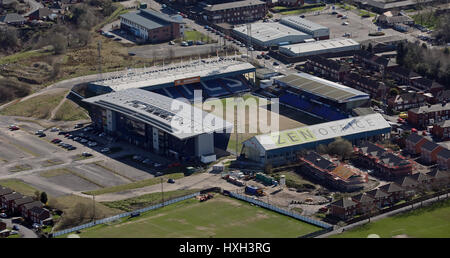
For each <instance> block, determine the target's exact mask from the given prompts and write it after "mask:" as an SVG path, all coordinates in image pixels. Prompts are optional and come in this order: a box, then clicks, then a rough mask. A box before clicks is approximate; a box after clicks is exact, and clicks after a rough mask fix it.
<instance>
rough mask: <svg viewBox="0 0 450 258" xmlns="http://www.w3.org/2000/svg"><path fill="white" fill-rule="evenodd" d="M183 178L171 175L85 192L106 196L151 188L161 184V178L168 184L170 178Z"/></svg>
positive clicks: (182, 175) (177, 174) (178, 175)
mask: <svg viewBox="0 0 450 258" xmlns="http://www.w3.org/2000/svg"><path fill="white" fill-rule="evenodd" d="M182 177H184V174H183V173H174V174H170V175H167V176H162V177H155V178H149V179H145V180H141V181H138V182H133V183H129V184H123V185H117V186H112V187H106V188H102V189H99V190H94V191H89V192H85V194H89V195H100V194H106V193H116V192H122V191H125V190H131V189H136V188H142V187H146V186H150V185H154V184H159V183H160V182H161V178H162V179H163V182H166V181H167V179H169V178H172V179H179V178H182Z"/></svg>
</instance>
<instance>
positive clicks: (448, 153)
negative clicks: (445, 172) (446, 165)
mask: <svg viewBox="0 0 450 258" xmlns="http://www.w3.org/2000/svg"><path fill="white" fill-rule="evenodd" d="M437 156H438V157H442V158H445V159H450V150H448V149H445V148H444V149H442V150H441V151H440V152H438V154H437Z"/></svg>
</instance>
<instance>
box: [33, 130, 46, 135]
mask: <svg viewBox="0 0 450 258" xmlns="http://www.w3.org/2000/svg"><path fill="white" fill-rule="evenodd" d="M43 133H44V131H43V130H37V131H36V132H34V135H40V134H43Z"/></svg>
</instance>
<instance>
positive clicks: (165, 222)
mask: <svg viewBox="0 0 450 258" xmlns="http://www.w3.org/2000/svg"><path fill="white" fill-rule="evenodd" d="M317 230H319V228H317V227H315V226H312V225H309V224H306V223H303V222H300V221H298V220H295V219H293V218H290V217H287V216H284V215H280V214H278V213H275V212H272V211H269V210H266V209H263V208H259V207H255V206H252V205H250V204H248V203H246V202H243V201H239V200H236V199H231V198H228V197H224V196H221V195H217V194H216V195H215V197H214V198H213V199H212V200H209V201H206V202H199V201H198V200H196V199H194V198H192V199H189V200H185V201H182V202H179V203H176V204H172V205H170V206H167V207H164V208H161V209H158V210H154V211H149V212H147V213H145V214H142V215H141V216H140V217H136V218H132V219H127V218H124V219H122V220H121V221H120V222H116V223H113V224H112V225H99V226H96V227H93V228H89V229H86V230H82V233H81V234H80V237H85V238H99V237H100V238H112V237H140V238H152V237H162V238H174V237H177V238H179V237H185V238H189V237H217V238H223V237H241V238H262V237H298V236H301V235H305V234H308V233H311V232H314V231H317Z"/></svg>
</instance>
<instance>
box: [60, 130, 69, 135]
mask: <svg viewBox="0 0 450 258" xmlns="http://www.w3.org/2000/svg"><path fill="white" fill-rule="evenodd" d="M66 134H67V132H64V131H59V132H58V135H66Z"/></svg>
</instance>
